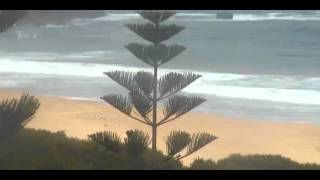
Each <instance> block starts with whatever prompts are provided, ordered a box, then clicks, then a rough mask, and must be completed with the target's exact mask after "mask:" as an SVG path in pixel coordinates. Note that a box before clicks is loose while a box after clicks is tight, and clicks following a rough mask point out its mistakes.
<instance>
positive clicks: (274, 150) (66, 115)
mask: <svg viewBox="0 0 320 180" xmlns="http://www.w3.org/2000/svg"><path fill="white" fill-rule="evenodd" d="M20 94H21V92H16V91H0V100H4V99H6V98H9V97H18V96H19V95H20ZM38 97H39V99H40V101H41V107H40V109H39V110H38V112H37V114H36V116H35V118H34V119H33V120H32V121H31V122H30V123H29V124H28V125H27V127H28V128H36V129H46V130H50V131H65V133H66V134H67V135H68V136H72V137H77V138H81V139H87V135H88V134H91V133H94V132H97V131H104V130H106V131H113V132H117V133H119V134H120V135H124V134H125V131H126V130H128V129H135V128H137V129H140V130H145V131H148V132H149V133H150V129H149V127H147V126H145V125H143V124H141V123H139V122H136V121H134V120H132V119H130V118H128V117H127V116H126V115H124V114H122V113H121V112H119V111H117V110H116V109H114V108H112V107H111V106H109V105H108V104H106V103H103V102H101V103H99V102H90V101H81V100H71V99H66V98H62V97H49V96H38ZM174 129H175V130H178V129H179V130H185V131H188V132H190V133H192V132H197V131H205V132H210V133H213V134H214V135H216V136H218V137H219V139H218V140H216V141H215V142H213V143H211V144H209V145H208V146H206V147H205V148H203V149H201V150H200V151H198V152H196V153H195V154H193V155H191V156H189V157H188V158H186V159H185V160H184V163H186V164H189V163H190V162H191V161H192V160H193V159H195V158H197V157H200V158H205V159H209V158H211V159H214V160H217V159H221V158H224V157H227V156H228V155H230V154H234V153H240V154H280V155H283V156H285V157H289V158H291V159H293V160H295V161H298V162H303V163H305V162H316V163H320V126H319V125H313V124H294V123H276V122H267V121H254V120H244V119H231V118H227V117H219V116H215V115H212V114H198V113H189V114H187V115H185V116H183V117H181V118H180V119H178V120H176V121H174V122H171V123H168V124H166V125H164V126H161V127H160V128H159V132H158V133H159V139H158V146H159V148H160V149H162V150H164V145H163V141H164V137H165V136H166V135H167V134H168V133H169V132H170V131H171V130H174Z"/></svg>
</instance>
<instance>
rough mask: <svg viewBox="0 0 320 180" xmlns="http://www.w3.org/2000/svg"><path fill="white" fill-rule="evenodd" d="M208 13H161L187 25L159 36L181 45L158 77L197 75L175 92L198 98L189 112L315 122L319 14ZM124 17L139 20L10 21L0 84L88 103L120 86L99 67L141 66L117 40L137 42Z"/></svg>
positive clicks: (319, 87) (319, 96)
mask: <svg viewBox="0 0 320 180" xmlns="http://www.w3.org/2000/svg"><path fill="white" fill-rule="evenodd" d="M216 12H217V11H177V14H176V16H174V17H172V18H170V19H169V20H168V23H177V24H180V25H182V26H186V27H188V28H187V29H185V30H184V31H182V32H181V34H179V36H175V37H173V38H172V39H169V40H168V44H171V43H177V44H183V45H185V46H186V47H188V51H185V52H184V53H182V54H181V55H179V56H177V57H176V58H175V60H174V61H171V62H169V63H167V64H164V65H163V68H162V69H160V71H159V75H162V74H164V73H166V72H171V71H174V72H184V71H188V70H191V71H192V72H194V73H196V74H200V75H202V78H201V79H199V80H197V81H195V82H194V83H192V84H190V86H188V87H187V88H185V89H184V90H183V93H185V94H202V95H201V96H202V97H204V98H206V99H207V100H208V101H207V103H205V104H203V105H202V106H200V107H199V108H197V109H195V111H202V112H212V113H215V114H220V115H226V116H232V117H243V118H246V117H249V118H255V119H258V120H260V119H266V120H281V121H290V122H308V123H319V118H318V117H319V116H320V106H319V104H320V73H319V66H320V61H319V60H318V59H319V58H318V57H319V56H320V52H319V48H320V43H319V42H320V34H319V33H320V30H319V29H320V24H319V21H320V13H319V12H318V11H235V12H234V13H235V14H234V20H217V19H215V16H216V14H215V13H216ZM133 21H134V22H142V20H141V18H140V17H139V15H137V14H135V13H133V12H132V11H120V12H119V11H106V14H105V15H104V16H101V17H91V18H75V19H72V20H70V21H68V22H67V23H64V24H47V25H42V26H34V25H31V24H26V23H24V24H21V25H19V26H16V27H15V28H14V29H11V30H9V31H6V32H4V33H2V34H1V36H0V39H1V41H0V57H1V60H0V73H1V76H0V78H1V84H0V86H1V87H2V88H13V89H22V90H28V91H31V92H37V93H44V94H49V95H60V96H68V97H75V98H87V99H93V100H97V101H98V100H99V99H95V98H96V96H97V94H105V93H106V92H105V89H110V91H113V92H114V91H119V92H121V93H125V91H124V90H123V89H122V88H121V87H119V86H118V85H117V84H116V83H114V82H112V81H111V80H108V79H106V78H105V77H104V76H103V75H102V74H101V73H100V72H104V71H109V70H114V69H117V70H124V71H135V72H137V71H140V70H150V68H149V67H148V65H144V64H141V63H139V62H137V61H136V60H135V59H133V58H132V55H131V54H130V53H129V52H128V51H127V50H126V49H124V48H123V45H124V44H127V43H128V42H141V43H143V41H142V40H141V39H140V38H139V37H137V36H136V35H135V34H134V33H132V32H130V31H128V30H127V29H126V28H125V27H123V24H126V23H129V22H133ZM186 37H188V38H186ZM17 39H19V40H18V41H17ZM49 42H50V43H49ZM106 63H107V64H108V66H105V64H106ZM89 87H90V88H89Z"/></svg>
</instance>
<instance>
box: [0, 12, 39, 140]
mask: <svg viewBox="0 0 320 180" xmlns="http://www.w3.org/2000/svg"><path fill="white" fill-rule="evenodd" d="M26 14H27V10H0V33H2V32H5V31H7V30H9V29H10V28H12V27H13V26H14V25H15V24H16V23H17V22H18V21H19V20H21V19H22V18H23V17H25V16H26ZM39 106H40V102H39V100H38V99H37V98H36V97H34V96H30V95H29V94H28V93H23V94H22V96H21V97H20V99H15V98H12V99H7V100H3V101H2V102H1V103H0V141H2V140H3V139H5V138H7V137H9V136H11V135H13V134H14V133H16V132H17V131H19V130H20V129H22V128H23V127H24V126H25V125H26V124H27V123H28V122H29V121H30V120H31V119H32V118H33V116H34V114H35V113H36V111H37V109H38V108H39Z"/></svg>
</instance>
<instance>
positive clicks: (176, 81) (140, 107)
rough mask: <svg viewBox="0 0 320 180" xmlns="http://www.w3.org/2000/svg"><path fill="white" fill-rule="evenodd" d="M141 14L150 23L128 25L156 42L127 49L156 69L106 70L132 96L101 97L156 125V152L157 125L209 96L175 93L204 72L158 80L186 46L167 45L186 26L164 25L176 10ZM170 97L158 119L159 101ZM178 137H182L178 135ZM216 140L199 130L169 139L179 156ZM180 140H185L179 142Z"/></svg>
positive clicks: (132, 44)
mask: <svg viewBox="0 0 320 180" xmlns="http://www.w3.org/2000/svg"><path fill="white" fill-rule="evenodd" d="M138 14H140V15H141V16H142V17H143V18H144V19H146V20H148V21H149V22H148V23H146V24H126V25H125V26H126V27H127V28H129V29H130V30H131V31H133V32H134V33H136V34H137V35H139V36H140V37H141V38H143V39H145V40H147V41H149V42H151V43H152V44H147V45H145V44H138V43H130V44H129V45H127V46H126V48H127V49H128V50H129V51H130V52H131V53H132V54H133V55H135V56H136V57H137V58H139V59H140V60H142V61H143V62H144V63H146V64H148V65H150V66H151V67H152V68H153V74H152V73H150V72H146V71H140V72H137V73H133V72H122V71H111V72H106V73H105V74H106V75H107V76H109V77H110V78H111V79H113V80H114V81H116V82H117V83H119V84H120V85H122V86H123V87H125V88H126V89H128V90H129V98H127V97H125V96H122V95H114V94H112V95H107V96H103V97H101V98H102V99H103V100H104V101H106V102H107V103H109V104H111V105H112V106H114V107H115V108H116V109H118V110H119V111H121V112H123V113H124V114H126V115H128V116H130V117H131V118H133V119H135V120H137V121H139V122H141V123H143V124H145V125H148V126H150V127H151V128H152V141H151V142H152V150H153V151H154V152H155V151H157V128H158V127H159V126H161V125H164V124H166V123H168V122H171V121H173V120H175V119H177V118H178V117H180V116H182V115H184V114H186V113H187V112H189V111H190V110H192V109H193V108H195V107H197V106H198V105H200V104H201V103H203V102H204V101H205V99H203V98H200V97H197V96H184V95H174V94H176V93H177V92H179V91H180V90H182V89H183V88H185V87H186V86H188V85H189V84H190V83H192V82H194V81H195V80H197V79H198V78H200V77H201V76H200V75H197V74H194V73H191V72H187V73H176V72H171V73H168V74H166V75H164V76H162V77H160V78H159V79H158V68H159V67H160V66H161V65H163V64H164V63H166V62H169V61H170V60H172V59H173V58H174V57H176V56H177V55H178V54H180V53H181V52H183V51H184V50H185V49H186V48H185V47H183V46H180V45H165V44H163V41H165V40H168V39H169V38H171V37H172V36H174V35H176V34H178V33H179V32H180V31H181V30H183V29H184V27H182V26H178V25H174V24H170V25H168V24H166V25H161V23H162V22H163V21H165V20H167V19H168V18H170V17H171V16H173V15H175V12H172V11H158V10H156V11H138ZM166 98H169V99H168V100H167V102H166V103H165V104H164V108H163V116H162V119H161V120H158V117H157V109H158V108H157V103H158V101H160V100H164V99H166ZM177 136H179V138H176V137H177ZM180 136H181V137H180ZM215 139H216V137H215V136H213V135H210V134H208V133H197V135H195V136H193V137H192V138H189V137H187V135H186V134H184V133H180V134H179V133H178V134H177V133H175V134H174V137H173V136H172V137H171V139H170V140H168V141H170V143H171V145H170V146H172V147H170V148H173V147H174V151H173V149H169V153H170V154H171V155H176V153H177V152H175V151H176V150H182V149H183V148H182V147H186V146H187V145H189V147H190V149H189V151H188V153H187V154H188V155H189V154H191V153H192V152H194V151H196V150H198V149H199V148H201V147H203V146H205V145H206V144H208V143H210V142H212V141H213V140H215ZM180 140H183V141H182V142H177V141H180ZM173 144H177V145H173ZM178 144H179V145H178ZM186 156H187V155H186ZM186 156H183V157H186ZM180 158H182V157H180Z"/></svg>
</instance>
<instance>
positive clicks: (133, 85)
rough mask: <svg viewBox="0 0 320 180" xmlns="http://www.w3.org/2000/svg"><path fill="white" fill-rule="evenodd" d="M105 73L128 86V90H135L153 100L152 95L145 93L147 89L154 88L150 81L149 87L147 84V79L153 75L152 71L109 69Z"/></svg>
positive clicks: (125, 86) (123, 85) (120, 83)
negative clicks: (135, 71) (134, 71)
mask: <svg viewBox="0 0 320 180" xmlns="http://www.w3.org/2000/svg"><path fill="white" fill-rule="evenodd" d="M104 74H105V75H107V76H108V77H109V78H111V79H112V80H114V81H115V82H117V83H118V84H119V85H121V86H122V87H124V88H126V89H127V90H128V91H130V92H133V93H135V94H139V95H140V96H143V97H144V98H146V99H148V100H152V99H151V97H150V95H149V94H146V93H145V92H146V89H152V88H153V87H150V86H151V85H150V84H151V83H148V84H149V87H146V86H145V85H146V84H147V81H146V80H148V79H150V77H149V76H152V74H151V73H149V72H144V71H139V72H137V73H133V72H125V71H109V72H104ZM141 76H145V78H141ZM149 81H151V80H149ZM148 91H150V90H148Z"/></svg>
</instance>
